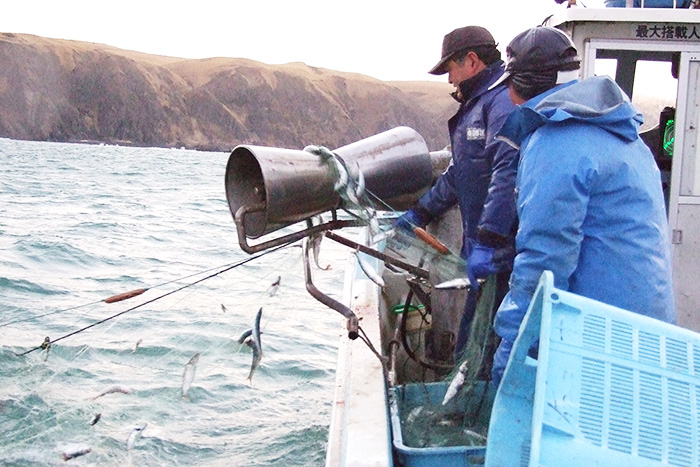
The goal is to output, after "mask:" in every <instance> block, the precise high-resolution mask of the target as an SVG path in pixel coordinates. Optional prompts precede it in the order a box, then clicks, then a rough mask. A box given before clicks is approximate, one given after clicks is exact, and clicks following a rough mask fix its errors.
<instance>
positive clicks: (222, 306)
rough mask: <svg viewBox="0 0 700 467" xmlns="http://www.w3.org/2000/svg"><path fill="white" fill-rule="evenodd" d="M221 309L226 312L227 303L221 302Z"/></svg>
mask: <svg viewBox="0 0 700 467" xmlns="http://www.w3.org/2000/svg"><path fill="white" fill-rule="evenodd" d="M221 311H223V312H224V313H226V312H227V311H228V308H226V305H224V304H223V303H222V304H221Z"/></svg>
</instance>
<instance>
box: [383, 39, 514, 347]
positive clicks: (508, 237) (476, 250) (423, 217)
mask: <svg viewBox="0 0 700 467" xmlns="http://www.w3.org/2000/svg"><path fill="white" fill-rule="evenodd" d="M503 71H504V64H503V61H502V60H501V54H500V52H499V51H498V49H497V47H496V42H495V41H494V39H493V36H492V35H491V33H489V32H488V31H487V30H486V29H484V28H482V27H479V26H465V27H462V28H458V29H455V30H454V31H452V32H450V33H449V34H447V35H445V37H444V40H443V43H442V56H441V58H440V61H439V62H438V63H437V65H435V66H434V67H433V68H432V69H431V70H430V72H429V73H431V74H434V75H442V74H445V73H448V80H449V82H450V83H451V84H452V85H453V86H454V87H455V92H454V93H453V94H452V95H453V97H454V98H455V99H456V100H457V101H458V102H459V103H460V107H459V109H458V111H457V113H456V114H455V115H454V116H453V117H452V118H451V119H450V120H449V122H448V128H449V131H450V141H451V145H452V161H451V163H450V165H449V167H448V168H447V170H446V171H445V172H444V173H443V174H442V175H441V176H440V177H439V178H438V180H437V182H436V183H435V186H433V188H432V189H431V190H430V191H428V192H427V193H426V194H425V195H423V196H422V197H421V198H420V200H419V201H418V203H417V204H416V205H415V206H414V207H413V208H412V209H410V210H409V211H407V212H406V213H405V214H404V215H403V216H402V217H401V218H399V220H398V221H397V223H396V224H397V226H398V227H400V228H403V229H405V230H408V231H411V230H412V229H413V228H414V227H421V228H422V227H425V226H426V225H427V224H428V223H429V222H430V221H431V220H433V219H436V218H438V217H440V216H441V215H442V214H443V213H445V212H446V211H447V210H448V209H449V208H451V207H452V206H454V205H455V203H458V204H459V208H460V213H461V215H462V226H463V239H462V251H461V256H462V257H463V258H465V259H467V268H468V270H467V273H468V276H469V279H470V281H471V283H472V285H473V287H472V289H471V290H470V292H469V294H468V295H467V302H466V306H465V310H464V315H463V318H462V323H461V325H460V329H459V333H458V335H457V343H456V349H455V350H456V352H457V353H459V352H460V351H461V350H462V348H463V346H464V344H465V343H466V340H467V333H468V329H469V324H470V322H471V319H472V317H473V314H474V311H475V308H476V301H477V290H476V289H477V288H478V285H477V279H482V278H486V277H487V276H489V275H491V274H496V283H497V291H496V306H498V303H500V301H501V299H502V298H503V296H504V295H505V293H506V292H507V291H508V276H509V274H510V270H511V268H512V262H513V256H514V251H515V247H514V244H515V230H516V215H515V194H514V188H515V173H516V170H517V159H518V152H517V151H516V150H515V149H513V148H511V147H510V146H509V145H507V144H505V143H503V142H500V141H496V140H495V139H494V136H495V134H496V131H497V130H498V129H499V128H500V127H501V126H502V125H503V123H504V122H505V119H506V117H507V116H508V115H509V114H510V113H511V112H512V111H513V109H514V108H515V106H514V105H513V103H512V102H511V101H510V98H509V96H508V88H507V86H505V85H501V86H496V87H492V84H493V83H494V82H496V81H497V80H498V78H499V77H500V76H501V75H502V74H503ZM494 312H495V309H494Z"/></svg>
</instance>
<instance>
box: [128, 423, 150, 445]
mask: <svg viewBox="0 0 700 467" xmlns="http://www.w3.org/2000/svg"><path fill="white" fill-rule="evenodd" d="M147 425H148V424H147V423H144V424H143V425H141V426H137V427H136V428H134V429H133V430H132V431H131V433H129V437H128V438H127V439H126V450H127V451H130V450H131V448H133V447H134V444H135V443H136V441H138V439H139V438H140V437H141V433H143V430H145V429H146V426H147Z"/></svg>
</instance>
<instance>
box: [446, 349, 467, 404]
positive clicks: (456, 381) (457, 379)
mask: <svg viewBox="0 0 700 467" xmlns="http://www.w3.org/2000/svg"><path fill="white" fill-rule="evenodd" d="M468 363H469V361H468V360H465V361H464V362H462V364H461V365H460V366H459V370H458V371H457V374H456V375H455V376H454V378H452V382H450V385H449V386H448V387H447V391H446V392H445V398H444V399H442V405H445V404H447V403H448V402H450V401H451V400H452V399H453V398H454V397H455V396H456V395H457V394H458V393H459V391H461V389H462V387H463V386H464V381H465V379H466V376H467V369H468V367H467V364H468Z"/></svg>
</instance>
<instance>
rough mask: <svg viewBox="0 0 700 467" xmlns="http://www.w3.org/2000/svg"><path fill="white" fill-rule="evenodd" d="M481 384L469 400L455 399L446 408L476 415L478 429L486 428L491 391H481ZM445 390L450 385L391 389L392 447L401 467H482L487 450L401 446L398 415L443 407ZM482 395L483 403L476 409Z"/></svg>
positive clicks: (491, 400)
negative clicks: (420, 409)
mask: <svg viewBox="0 0 700 467" xmlns="http://www.w3.org/2000/svg"><path fill="white" fill-rule="evenodd" d="M484 384H485V383H483V382H480V383H478V385H477V386H476V388H475V389H474V391H473V392H472V393H471V397H464V395H458V396H457V398H456V399H457V400H456V401H452V402H450V404H448V406H451V407H452V409H454V410H457V411H459V412H460V413H464V412H465V411H469V412H468V413H470V414H471V413H475V412H476V413H477V414H478V415H477V422H478V425H480V426H482V427H484V428H485V427H487V426H488V420H489V417H490V412H491V407H492V404H493V398H494V391H493V389H491V388H484ZM448 386H449V381H447V382H438V383H427V384H407V385H403V386H396V387H395V388H394V390H393V394H392V397H391V398H390V412H391V428H392V434H393V444H394V448H395V451H396V453H397V456H398V459H399V462H400V463H401V465H403V466H404V467H483V465H484V456H485V453H486V446H443V447H411V446H407V445H406V444H405V443H404V440H405V438H404V433H403V432H402V426H401V417H400V415H401V414H402V413H405V412H406V411H410V410H411V409H413V408H416V407H421V406H425V407H442V406H441V404H442V399H443V398H444V396H445V392H446V391H447V387H448ZM485 389H486V391H485V392H484V390H485ZM482 394H484V399H483V402H481V405H479V404H480V401H481V396H482Z"/></svg>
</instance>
